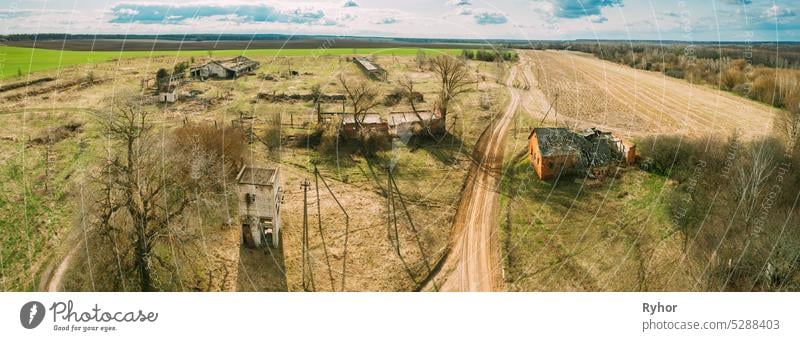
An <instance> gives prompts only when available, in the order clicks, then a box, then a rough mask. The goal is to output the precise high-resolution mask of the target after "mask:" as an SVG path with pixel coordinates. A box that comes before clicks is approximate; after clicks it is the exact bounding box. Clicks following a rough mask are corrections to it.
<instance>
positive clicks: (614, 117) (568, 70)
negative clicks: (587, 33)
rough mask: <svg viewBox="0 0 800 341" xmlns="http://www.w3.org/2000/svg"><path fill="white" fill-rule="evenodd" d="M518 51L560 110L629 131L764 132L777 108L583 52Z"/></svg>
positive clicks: (566, 113) (756, 133)
mask: <svg viewBox="0 0 800 341" xmlns="http://www.w3.org/2000/svg"><path fill="white" fill-rule="evenodd" d="M524 53H526V54H527V55H528V56H529V57H530V58H531V59H532V60H533V66H532V67H533V69H532V72H533V73H534V75H535V76H536V79H537V80H538V83H539V86H540V88H541V89H542V91H543V92H544V93H545V95H546V96H547V98H548V99H549V100H550V101H551V102H553V103H555V102H554V101H553V99H554V98H555V97H556V94H558V98H559V99H558V101H557V109H558V113H559V115H560V116H562V117H563V116H567V117H569V118H571V119H573V120H574V121H582V122H584V123H593V124H596V125H597V126H602V127H610V128H612V129H615V130H618V131H621V132H623V133H628V134H631V135H641V134H652V133H682V134H690V135H698V134H703V133H708V132H718V133H729V132H730V131H732V130H733V129H739V130H740V132H741V133H742V134H743V135H744V136H757V135H762V134H766V133H769V131H770V130H769V129H770V127H771V125H772V121H773V120H772V118H773V116H774V115H775V114H776V113H777V112H778V110H779V109H775V108H772V107H769V106H767V105H763V104H760V103H757V102H754V101H751V100H749V99H746V98H742V97H739V96H736V95H734V94H731V93H727V92H724V91H720V90H716V89H714V88H712V87H709V86H705V85H696V84H691V83H689V82H686V81H684V80H680V79H674V78H671V77H668V76H666V75H663V74H661V73H658V72H650V71H642V70H636V69H633V68H630V67H627V66H624V65H619V64H615V63H612V62H607V61H603V60H600V59H598V58H595V57H594V56H591V55H588V54H584V53H578V52H564V51H526V52H524ZM554 105H555V104H554ZM551 115H552V113H551ZM549 119H551V120H552V119H553V116H550V117H549Z"/></svg>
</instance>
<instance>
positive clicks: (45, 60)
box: [0, 46, 461, 79]
mask: <svg viewBox="0 0 800 341" xmlns="http://www.w3.org/2000/svg"><path fill="white" fill-rule="evenodd" d="M418 50H419V49H418V48H363V49H351V48H335V49H334V48H330V49H322V48H315V49H255V50H216V51H211V54H212V56H215V57H230V56H238V55H244V56H250V57H259V56H315V55H350V54H382V55H397V56H408V55H415V54H416V53H417V51H418ZM423 50H425V51H436V52H439V53H448V54H452V55H457V54H458V53H460V52H461V50H458V49H423ZM208 54H209V52H208V51H197V50H193V51H123V52H119V51H66V50H65V51H60V50H45V49H32V48H25V47H11V46H0V79H6V78H11V77H17V76H19V75H23V76H25V75H27V74H29V73H32V72H37V71H46V70H54V69H59V68H65V67H70V66H73V65H80V64H91V63H102V62H107V61H110V60H113V59H118V58H148V57H163V56H173V57H192V56H195V57H204V56H208Z"/></svg>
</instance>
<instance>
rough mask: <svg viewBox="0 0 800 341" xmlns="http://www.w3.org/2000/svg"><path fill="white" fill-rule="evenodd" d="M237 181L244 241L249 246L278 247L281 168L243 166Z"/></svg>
mask: <svg viewBox="0 0 800 341" xmlns="http://www.w3.org/2000/svg"><path fill="white" fill-rule="evenodd" d="M236 181H237V183H238V202H239V220H240V222H241V226H242V241H243V242H244V244H245V245H247V246H248V247H261V246H271V247H278V246H279V245H280V232H281V219H280V211H281V187H280V172H279V170H278V169H277V168H258V167H252V166H244V167H242V169H241V170H240V171H239V175H238V176H237V177H236Z"/></svg>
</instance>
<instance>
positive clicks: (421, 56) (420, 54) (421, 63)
mask: <svg viewBox="0 0 800 341" xmlns="http://www.w3.org/2000/svg"><path fill="white" fill-rule="evenodd" d="M426 59H427V56H425V51H422V49H417V58H416V61H417V68H418V69H420V71H421V70H422V68H424V67H425V60H426Z"/></svg>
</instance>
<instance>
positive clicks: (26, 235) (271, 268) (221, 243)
mask: <svg viewBox="0 0 800 341" xmlns="http://www.w3.org/2000/svg"><path fill="white" fill-rule="evenodd" d="M428 53H429V56H430V55H433V54H434V53H435V52H430V51H429V52H428ZM196 58H197V61H196V62H198V63H199V62H202V60H203V59H204V57H196ZM372 58H373V60H375V61H376V62H377V63H378V64H379V65H381V66H383V67H385V68H386V69H387V70H388V72H389V80H388V81H387V82H375V83H374V84H375V85H376V86H377V87H378V88H379V90H380V92H381V96H383V95H385V94H388V93H389V92H391V91H393V90H394V89H395V88H396V87H397V86H398V85H397V82H398V80H399V77H400V75H408V76H409V77H411V78H413V79H414V80H415V81H416V82H417V86H418V88H417V89H418V90H417V91H419V92H421V93H422V94H423V96H424V99H425V101H424V102H422V103H419V104H418V106H419V107H420V108H426V109H428V108H430V107H431V106H432V105H433V102H434V100H435V96H436V91H435V89H436V88H435V82H434V77H435V76H434V74H433V73H432V72H430V71H428V70H427V69H419V68H418V67H417V63H416V62H415V58H414V57H411V56H401V55H397V56H393V55H391V54H388V53H387V54H383V55H377V56H372ZM254 59H256V60H258V61H259V62H260V63H261V65H262V66H261V68H260V69H259V70H258V71H257V72H256V73H255V74H253V75H248V76H245V77H241V78H239V79H237V80H209V81H205V82H199V81H187V82H185V83H182V84H180V85H179V86H178V91H179V92H180V93H188V92H189V91H191V90H196V93H198V94H197V95H196V96H195V97H189V96H183V97H182V98H181V99H180V100H179V101H178V102H177V103H173V104H169V105H164V104H160V103H157V102H156V101H155V99H154V96H153V95H152V90H145V91H144V92H142V87H141V80H142V79H144V78H149V77H151V75H154V74H155V72H156V70H157V69H158V68H167V69H171V68H172V66H173V65H174V64H175V63H178V62H182V61H188V60H189V58H188V57H183V58H175V57H153V58H128V59H124V60H116V61H109V62H101V63H95V64H87V65H76V66H71V67H67V68H63V69H59V70H52V71H47V72H41V73H33V74H32V75H31V76H30V77H31V79H36V78H38V77H44V76H52V77H55V78H56V80H55V81H52V82H45V83H42V84H37V85H32V86H29V87H26V88H21V89H16V90H12V91H8V92H4V93H2V94H0V97H2V98H3V101H2V102H0V137H2V140H0V160H2V165H3V166H2V168H1V169H0V184H2V194H0V211H1V212H2V214H0V216H2V217H3V218H2V221H0V228H2V229H3V230H4V231H7V232H8V233H3V240H2V245H3V249H2V250H1V251H2V257H3V258H2V259H0V263H2V268H3V271H4V274H5V276H4V278H5V282H4V283H2V285H3V289H4V290H36V289H41V288H45V287H47V285H48V284H49V282H50V281H51V279H52V278H53V277H54V276H56V277H59V279H61V278H62V277H63V280H60V283H57V284H58V289H60V290H97V288H98V285H99V288H100V289H104V290H123V289H124V288H114V287H108V286H102V285H101V284H102V283H100V284H98V283H93V280H92V279H90V278H89V277H91V276H87V273H88V272H90V268H91V264H90V263H91V259H92V257H93V252H96V251H95V249H93V243H94V242H93V241H92V240H91V238H93V233H94V231H93V230H92V226H91V224H88V225H86V224H84V221H82V220H81V219H80V212H81V206H80V203H81V201H80V196H81V193H82V192H81V188H87V187H85V186H88V185H91V184H90V181H89V180H88V178H90V176H91V175H92V174H94V173H96V172H97V170H98V167H99V166H100V165H101V164H102V162H101V160H102V156H103V155H105V153H106V151H105V147H106V142H107V141H106V140H105V139H104V138H103V136H102V135H101V133H100V130H99V129H100V128H99V126H98V124H97V122H96V116H98V115H99V116H102V115H103V113H105V112H108V111H107V110H109V108H110V103H111V100H112V99H113V98H115V96H122V95H124V94H138V93H143V94H144V95H145V97H144V102H143V103H144V105H145V108H146V109H147V110H148V111H150V112H151V113H153V118H154V119H155V123H156V126H157V133H156V135H157V136H160V137H163V138H165V139H166V138H167V137H169V136H170V135H169V134H171V132H172V131H173V129H175V128H177V127H181V126H183V125H184V124H187V123H190V124H196V123H204V124H207V125H217V126H223V125H224V126H230V125H231V124H232V121H233V120H236V119H238V118H240V116H241V115H245V116H253V117H254V119H253V120H252V121H250V122H251V123H247V124H246V126H247V125H250V126H252V128H253V131H254V133H255V136H256V140H255V141H254V143H253V144H250V145H249V147H248V151H247V158H248V159H250V160H251V162H253V163H256V164H261V165H276V166H278V167H280V168H281V171H282V172H283V184H282V187H283V189H284V193H285V194H284V206H283V213H282V215H283V222H284V223H283V234H284V238H283V247H282V249H279V250H277V251H276V250H273V251H274V252H276V253H275V254H269V253H266V252H265V251H264V250H257V251H254V250H247V249H241V250H240V249H239V245H238V243H239V241H238V238H236V237H235V236H236V235H238V233H237V232H236V230H237V229H236V228H235V226H236V221H237V219H238V218H237V217H236V213H235V204H234V203H232V202H230V201H225V200H223V198H225V197H226V195H227V196H228V198H230V195H231V194H232V192H231V191H233V190H234V187H233V184H232V183H228V184H227V191H228V192H227V193H216V194H215V195H216V196H215V197H214V198H216V199H210V200H217V201H212V202H220V203H226V202H227V204H222V205H214V206H202V205H201V206H198V207H193V208H192V211H193V212H196V213H193V214H192V215H191V217H192V218H191V219H190V221H187V224H190V226H193V228H194V229H196V231H197V232H198V235H199V236H202V240H199V241H198V242H197V245H198V246H197V248H198V249H197V252H198V256H196V257H187V258H190V260H183V261H184V262H191V263H192V264H191V265H192V266H188V264H187V266H183V264H181V263H180V262H177V261H176V262H175V263H177V264H176V266H175V268H176V270H173V272H174V273H173V274H171V275H170V274H160V277H159V278H161V279H162V280H163V282H162V284H163V286H162V289H163V290H204V291H205V290H242V291H245V290H246V291H251V290H257V291H263V290H302V286H301V281H302V274H301V268H302V261H301V251H300V248H301V247H300V245H301V240H300V235H301V227H302V221H303V210H302V208H303V202H302V197H303V193H302V190H301V188H300V184H301V182H302V181H303V180H305V179H308V180H310V181H311V182H312V186H311V188H310V190H309V206H308V210H309V226H310V239H311V240H310V243H311V246H310V247H311V258H312V259H313V261H312V265H311V268H312V269H313V275H314V279H315V290H342V289H344V290H349V291H357V290H375V291H382V290H413V289H415V288H416V286H417V285H418V282H419V281H421V280H422V279H423V278H424V277H425V276H426V275H427V266H426V265H425V261H424V260H427V261H428V263H429V264H432V263H433V262H434V261H435V260H436V259H437V258H438V257H440V256H441V255H442V251H443V249H444V246H445V243H446V241H447V238H448V237H449V231H450V227H451V223H452V216H453V213H454V210H455V205H456V204H457V202H458V198H459V193H460V190H461V187H462V185H463V181H464V177H465V175H466V169H467V165H468V164H469V163H470V152H471V151H472V147H473V145H474V144H475V142H476V141H477V138H478V136H479V135H480V134H481V132H482V131H483V129H484V128H485V127H486V126H487V125H488V123H489V122H490V121H491V119H492V118H493V117H494V116H495V115H496V113H497V112H498V110H499V109H498V108H502V107H503V105H504V102H505V100H506V97H507V94H506V92H505V90H504V88H503V87H502V86H500V85H498V84H496V80H495V78H496V77H497V75H498V74H501V72H500V71H498V70H497V69H496V68H497V66H496V65H495V64H493V63H479V62H471V67H472V68H474V69H475V70H477V71H476V72H479V75H480V79H481V81H480V82H479V84H477V87H476V89H475V91H472V92H471V93H468V94H466V95H464V96H463V97H462V98H460V99H459V100H458V103H457V108H455V110H453V112H452V114H451V115H450V116H449V117H448V123H447V125H448V130H449V131H450V133H451V134H449V135H447V136H446V137H445V138H443V139H440V140H432V141H431V140H420V141H418V140H410V141H402V140H396V141H394V142H393V144H392V148H391V149H389V150H385V151H381V152H379V153H378V154H377V155H376V156H374V157H369V158H365V157H364V156H362V155H360V154H359V153H355V152H354V151H353V149H352V148H349V147H348V146H347V145H346V144H343V145H342V148H341V153H340V154H338V155H336V154H333V155H331V154H328V153H320V152H318V151H317V150H316V149H313V148H307V147H306V144H305V143H304V142H303V141H304V138H306V136H308V135H309V134H311V133H313V131H314V129H313V128H314V125H315V123H316V117H315V115H314V114H313V105H312V104H311V103H310V102H305V101H286V102H267V101H264V100H258V99H257V94H258V93H277V94H282V93H283V94H307V93H308V92H309V91H310V90H311V88H312V86H314V85H315V84H318V85H320V86H321V89H322V91H323V92H324V93H326V94H339V93H341V89H340V87H339V85H338V84H337V83H336V81H337V76H338V75H339V74H340V73H344V74H346V75H348V77H353V78H356V77H357V78H359V79H361V78H363V77H364V76H363V75H362V74H361V73H360V71H359V70H358V69H357V68H356V66H355V65H353V64H352V63H350V62H348V61H347V59H346V56H336V55H325V56H291V57H275V56H270V55H263V56H255V57H254ZM290 70H292V71H296V72H297V73H296V74H294V75H293V74H292V73H291V72H289V71H290ZM89 75H90V76H91V77H92V78H93V79H94V82H92V83H87V82H85V81H82V80H84V79H86V78H87V76H89ZM267 75H269V76H270V77H265V76H267ZM265 78H272V79H273V80H268V79H265ZM12 82H13V81H6V82H3V84H2V85H5V84H7V83H12ZM486 102H489V103H490V105H489V106H488V107H486V106H485V105H484V107H485V108H486V109H481V104H486ZM326 105H328V106H329V107H323V110H338V108H340V106H339V105H336V104H326ZM405 109H408V106H407V105H406V104H405V103H399V104H395V105H390V106H385V105H381V106H379V107H377V108H376V109H375V110H374V111H375V112H377V113H380V114H383V115H385V114H386V113H388V112H389V111H393V110H405ZM70 121H77V122H80V123H81V128H80V129H79V130H76V131H72V132H69V133H68V134H66V135H65V136H64V138H63V139H61V140H59V141H56V142H54V144H53V145H52V147H50V149H48V147H47V146H46V144H44V145H43V144H37V143H32V142H31V141H32V140H33V139H35V138H36V136H37V135H41V134H43V132H45V131H48V129H56V128H58V127H60V126H62V125H64V124H65V122H70ZM278 122H279V123H278ZM276 125H277V126H278V129H277V130H278V131H280V136H281V137H282V138H281V143H280V145H279V146H272V147H269V146H268V145H267V144H264V143H261V142H260V140H261V139H262V138H264V136H266V134H267V133H268V132H269V131H272V130H275V129H276ZM164 156H165V157H169V155H164ZM312 162H313V163H317V166H318V167H319V169H320V172H321V174H322V176H323V177H325V180H326V181H327V183H328V184H329V185H330V187H331V190H332V191H333V193H334V194H335V195H336V197H337V198H338V199H339V200H340V201H341V202H342V203H343V204H344V206H345V209H346V210H347V212H348V214H349V216H350V224H349V226H347V225H346V224H344V215H343V214H342V213H341V211H340V210H339V208H338V206H337V205H336V203H335V201H334V200H333V198H332V196H331V195H330V194H329V193H328V191H327V189H326V188H325V187H324V186H322V184H320V186H321V187H320V212H321V221H322V224H321V225H322V230H321V231H322V232H321V233H320V229H319V228H318V219H317V218H318V216H317V203H316V188H315V187H314V185H313V183H314V176H313V172H312V169H313V163H312ZM387 163H392V164H394V171H393V172H394V176H395V178H396V182H397V185H398V187H399V190H400V193H401V194H402V196H403V199H404V200H405V202H406V204H407V206H408V211H409V213H410V216H411V220H412V221H413V224H414V225H415V227H416V228H417V229H418V231H419V240H420V242H419V243H421V245H422V247H421V248H420V247H418V242H417V240H418V238H417V236H416V235H414V234H412V233H411V229H410V228H409V227H410V223H409V221H408V220H409V219H407V218H406V217H405V216H403V217H402V218H398V225H399V231H400V233H399V234H400V239H401V240H400V244H401V248H400V249H401V255H402V256H403V259H402V260H401V259H400V258H399V257H398V256H397V255H396V253H395V251H394V248H393V247H392V246H391V244H390V242H389V240H388V238H387V219H386V216H387V212H386V197H385V188H386V181H387V176H386V172H385V170H384V167H385V165H386V164H387ZM46 169H47V171H46ZM45 183H47V184H48V186H49V188H48V190H47V191H45V190H44V185H45ZM195 218H196V219H195ZM228 219H231V220H230V221H232V222H233V227H232V228H230V227H225V226H226V224H227V221H229V220H228ZM84 228H85V230H84ZM345 231H347V234H345ZM345 236H346V237H347V250H346V252H347V256H346V265H345V264H344V262H345V248H344V244H345V240H344V239H345ZM323 237H324V243H325V245H323ZM85 238H86V239H85ZM83 240H88V242H89V247H87V246H86V244H84V241H83ZM325 249H327V251H328V252H327V259H326V253H325ZM420 249H421V250H422V251H420ZM164 251H165V252H167V251H168V250H164ZM69 255H71V256H70V257H68V256H69ZM64 259H69V262H68V263H69V264H67V266H66V268H67V269H66V270H65V271H64V273H63V274H61V270H62V268H63V267H64V266H65V265H64V264H63V260H64ZM182 259H184V258H182ZM167 261H171V260H170V259H167ZM328 264H330V268H329V266H328ZM343 270H344V271H345V274H344V275H343V273H342V271H343ZM409 274H410V275H409ZM94 277H98V276H97V274H95V276H94ZM343 277H346V285H345V287H344V288H342V286H341V283H342V278H343ZM98 278H99V277H98ZM176 278H177V279H176ZM331 278H332V279H333V281H334V283H335V284H334V285H333V286H331V284H330V283H331ZM98 281H99V280H98Z"/></svg>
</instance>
